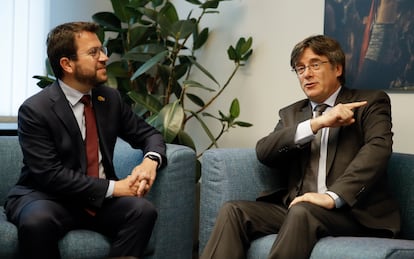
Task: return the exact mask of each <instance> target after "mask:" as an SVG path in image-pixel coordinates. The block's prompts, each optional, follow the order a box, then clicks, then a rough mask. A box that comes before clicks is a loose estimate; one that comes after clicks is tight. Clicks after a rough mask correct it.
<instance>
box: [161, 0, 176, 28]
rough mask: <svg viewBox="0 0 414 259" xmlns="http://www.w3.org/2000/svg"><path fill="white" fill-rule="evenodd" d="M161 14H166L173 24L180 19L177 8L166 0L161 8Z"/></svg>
mask: <svg viewBox="0 0 414 259" xmlns="http://www.w3.org/2000/svg"><path fill="white" fill-rule="evenodd" d="M159 15H162V16H164V17H165V18H166V19H167V20H168V22H169V23H170V24H173V23H175V22H177V21H178V20H179V18H178V14H177V10H176V9H175V7H174V5H173V4H172V3H171V2H166V3H165V5H164V6H163V7H162V8H161V10H160V12H159Z"/></svg>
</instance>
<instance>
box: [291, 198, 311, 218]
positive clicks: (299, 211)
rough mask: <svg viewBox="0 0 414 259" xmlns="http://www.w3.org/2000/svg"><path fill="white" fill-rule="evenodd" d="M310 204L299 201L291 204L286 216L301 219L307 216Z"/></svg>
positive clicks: (309, 211)
mask: <svg viewBox="0 0 414 259" xmlns="http://www.w3.org/2000/svg"><path fill="white" fill-rule="evenodd" d="M309 205H310V204H309V203H307V202H300V203H298V204H295V205H294V206H292V207H291V208H290V209H289V211H288V217H289V218H294V219H299V220H303V219H306V218H307V217H309V215H310V213H311V208H310V206H309Z"/></svg>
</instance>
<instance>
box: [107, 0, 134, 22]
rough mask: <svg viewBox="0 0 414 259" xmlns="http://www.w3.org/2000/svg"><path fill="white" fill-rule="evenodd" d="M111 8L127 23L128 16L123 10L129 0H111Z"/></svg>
mask: <svg viewBox="0 0 414 259" xmlns="http://www.w3.org/2000/svg"><path fill="white" fill-rule="evenodd" d="M111 3H112V9H114V13H115V15H116V16H117V17H118V18H119V20H121V21H122V22H124V23H128V22H129V19H130V16H129V13H128V12H127V11H126V10H125V7H126V6H127V5H128V4H129V0H111Z"/></svg>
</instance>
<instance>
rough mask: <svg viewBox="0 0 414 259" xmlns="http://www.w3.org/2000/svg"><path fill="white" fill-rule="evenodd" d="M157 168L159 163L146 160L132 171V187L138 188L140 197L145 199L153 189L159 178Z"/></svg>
mask: <svg viewBox="0 0 414 259" xmlns="http://www.w3.org/2000/svg"><path fill="white" fill-rule="evenodd" d="M157 166H158V163H157V162H155V161H153V160H151V159H148V158H144V160H143V161H142V163H141V164H140V165H138V166H136V167H135V168H134V169H133V170H132V173H131V177H132V181H131V187H132V186H135V187H137V188H138V189H137V196H138V197H143V196H144V195H145V194H147V193H148V192H149V190H150V189H151V187H152V185H153V184H154V181H155V178H156V176H157Z"/></svg>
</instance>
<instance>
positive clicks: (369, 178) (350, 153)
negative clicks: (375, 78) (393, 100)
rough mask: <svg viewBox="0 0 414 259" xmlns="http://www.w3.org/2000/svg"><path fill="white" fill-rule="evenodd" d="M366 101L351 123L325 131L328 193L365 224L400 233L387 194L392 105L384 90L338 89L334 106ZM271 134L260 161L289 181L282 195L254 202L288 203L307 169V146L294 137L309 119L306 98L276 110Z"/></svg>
mask: <svg viewBox="0 0 414 259" xmlns="http://www.w3.org/2000/svg"><path fill="white" fill-rule="evenodd" d="M363 100H366V101H368V104H367V105H366V106H364V107H361V108H358V109H355V115H354V118H355V120H356V121H355V123H354V124H352V125H350V126H346V127H340V128H331V129H330V130H329V141H328V155H327V176H326V177H327V179H326V185H327V188H328V190H329V191H332V192H334V193H336V194H338V195H339V196H340V197H341V198H342V199H343V200H344V201H345V202H346V205H345V209H346V208H348V209H350V211H351V213H352V215H353V216H354V217H355V218H356V219H357V220H358V221H359V222H360V223H362V224H363V225H365V226H367V227H371V228H378V229H388V230H390V231H392V232H393V233H394V234H396V233H398V231H399V229H400V216H399V209H398V206H397V203H396V202H395V201H394V200H393V199H392V198H391V197H390V194H389V193H388V190H387V175H386V169H387V163H388V160H389V157H390V155H391V153H392V135H393V133H392V131H391V127H392V124H391V105H390V100H389V97H388V96H387V95H386V94H385V93H384V92H382V91H364V90H350V89H347V88H344V87H343V88H342V89H341V91H340V93H339V95H338V97H337V100H336V103H349V102H355V101H363ZM279 116H280V120H279V122H278V124H277V125H276V128H275V130H274V131H273V132H272V133H270V134H269V135H268V136H266V137H264V138H262V139H261V140H259V141H258V143H257V146H256V153H257V157H258V159H259V160H260V161H261V162H262V163H264V164H266V165H268V166H271V167H274V168H275V169H276V171H277V172H279V173H281V174H283V175H284V176H285V178H286V181H287V189H286V190H285V191H278V192H275V191H271V192H267V193H263V194H262V195H261V196H260V197H259V198H258V199H259V200H260V199H262V200H271V201H273V202H284V204H285V205H287V204H288V203H289V202H290V201H291V200H292V199H293V198H294V197H296V196H297V195H299V192H300V188H301V185H302V179H303V174H304V172H305V166H306V164H307V163H308V161H309V153H310V144H309V143H308V144H306V145H303V146H298V145H296V144H295V143H294V136H295V132H296V128H297V126H298V124H299V123H300V122H302V121H305V120H307V119H310V118H311V117H312V111H311V105H310V101H309V100H308V99H305V100H301V101H299V102H297V103H294V104H292V105H290V106H287V107H285V108H283V109H281V110H280V112H279Z"/></svg>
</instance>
